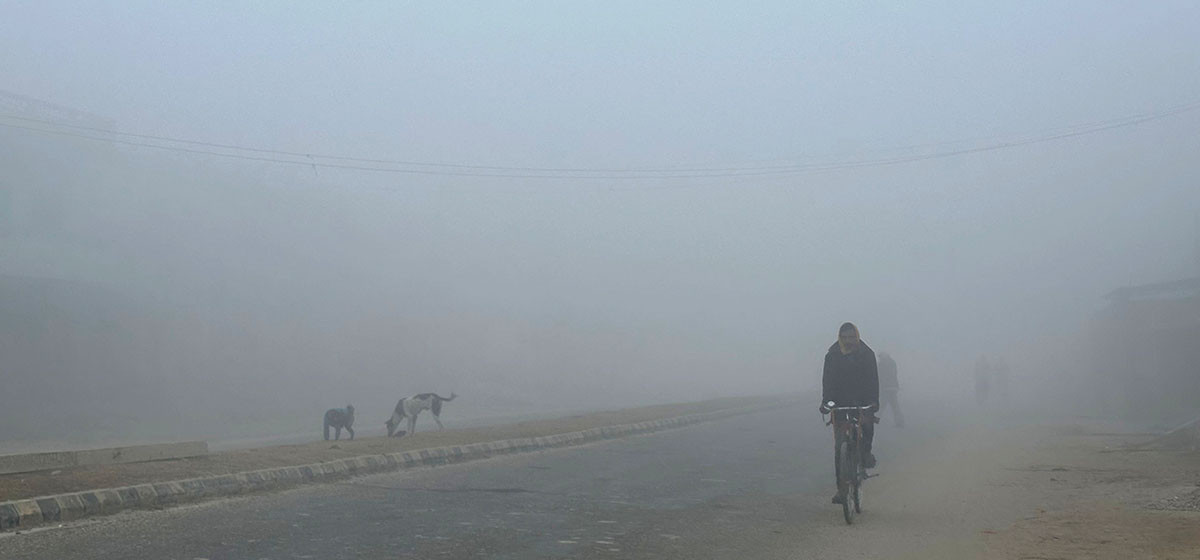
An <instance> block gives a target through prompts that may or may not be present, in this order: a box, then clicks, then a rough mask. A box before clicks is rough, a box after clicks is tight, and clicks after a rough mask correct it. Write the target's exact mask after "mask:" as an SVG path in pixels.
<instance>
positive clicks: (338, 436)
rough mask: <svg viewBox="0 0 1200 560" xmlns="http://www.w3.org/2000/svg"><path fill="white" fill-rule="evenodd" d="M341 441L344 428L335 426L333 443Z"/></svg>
mask: <svg viewBox="0 0 1200 560" xmlns="http://www.w3.org/2000/svg"><path fill="white" fill-rule="evenodd" d="M339 439H342V427H341V426H334V427H333V441H337V440H339Z"/></svg>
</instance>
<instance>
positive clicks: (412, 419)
mask: <svg viewBox="0 0 1200 560" xmlns="http://www.w3.org/2000/svg"><path fill="white" fill-rule="evenodd" d="M415 433H417V416H416V415H415V414H414V415H412V416H409V417H408V435H410V436H411V435H413V434H415Z"/></svg>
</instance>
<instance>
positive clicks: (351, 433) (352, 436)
mask: <svg viewBox="0 0 1200 560" xmlns="http://www.w3.org/2000/svg"><path fill="white" fill-rule="evenodd" d="M346 431H347V432H350V441H354V428H351V427H350V426H346Z"/></svg>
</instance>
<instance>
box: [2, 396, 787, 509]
mask: <svg viewBox="0 0 1200 560" xmlns="http://www.w3.org/2000/svg"><path fill="white" fill-rule="evenodd" d="M792 402H794V401H791V400H787V401H775V402H770V403H765V404H757V405H751V406H745V407H739V408H730V409H725V410H716V411H713V412H701V413H696V414H686V415H683V416H675V417H671V418H663V419H660V420H649V421H646V422H638V423H636V424H620V425H617V426H606V427H601V428H591V429H588V430H583V431H579V432H568V433H563V434H556V435H550V436H542V437H529V438H516V439H506V440H502V441H492V442H486V443H474V444H470V445H454V446H447V447H435V448H431V449H418V450H414V451H402V452H396V453H387V454H383V455H361V456H358V457H349V458H346V459H338V460H336V461H326V462H323V463H312V464H309V465H299V466H294V467H276V468H271V469H262V470H257V471H246V472H240V473H236V474H226V475H221V476H209V477H204V478H190V479H187V480H174V481H170V482H156V483H150V484H139V485H136V486H126V487H123V488H109V489H104V490H90V491H87V492H74V493H70V494H59V495H56V496H45V497H41V498H29V499H24V500H13V501H9V502H2V503H0V531H15V530H23V529H29V528H33V527H37V526H39V525H44V524H47V523H61V522H66V521H74V520H77V519H82V518H84V517H93V516H98V515H110V514H114V513H117V512H120V511H124V510H130V509H138V508H163V507H170V506H174V505H179V504H184V503H189V502H197V501H201V500H207V499H213V498H220V497H227V496H234V495H238V494H247V493H251V492H262V491H270V490H280V489H284V488H289V487H293V486H297V485H301V484H312V483H321V482H331V481H336V480H341V479H345V478H349V477H352V476H358V475H365V474H374V473H381V472H388V471H395V470H400V469H412V468H418V467H434V466H440V465H448V464H453V463H462V462H465V461H473V460H477V459H486V458H488V457H493V456H496V455H504V454H512V453H526V452H530V451H537V450H541V449H550V448H555V447H568V446H573V445H582V444H585V443H589V442H593V441H599V440H604V439H610V438H618V437H623V436H629V435H634V434H645V433H649V432H656V431H660V430H667V429H671V428H678V427H681V426H687V425H689V424H695V423H697V422H704V421H707V420H716V419H720V418H727V417H730V416H735V415H738V414H747V413H751V412H758V411H762V410H767V409H771V408H778V407H782V406H787V405H789V404H792Z"/></svg>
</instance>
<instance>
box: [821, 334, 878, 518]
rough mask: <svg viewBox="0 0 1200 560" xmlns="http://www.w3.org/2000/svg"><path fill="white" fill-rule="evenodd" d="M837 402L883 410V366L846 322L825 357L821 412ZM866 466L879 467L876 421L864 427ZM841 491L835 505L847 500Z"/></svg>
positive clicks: (864, 464) (843, 404)
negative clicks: (875, 452)
mask: <svg viewBox="0 0 1200 560" xmlns="http://www.w3.org/2000/svg"><path fill="white" fill-rule="evenodd" d="M830 401H833V402H834V403H836V405H837V406H871V407H874V410H878V409H879V366H878V365H877V364H876V362H875V352H874V351H873V350H871V347H869V346H867V343H865V342H863V341H862V339H861V338H860V337H859V334H858V327H856V326H854V324H853V323H843V324H842V326H841V328H839V329H838V340H837V342H835V343H834V344H833V346H830V347H829V352H827V353H826V354H825V372H824V374H823V375H822V376H821V413H822V414H827V413H828V412H829V408H828V407H827V406H826V403H828V402H830ZM862 434H863V441H862V445H863V447H862V449H863V466H864V467H866V468H869V469H870V468H875V455H873V454H871V444H872V442H873V440H874V439H875V423H874V421H870V422H866V424H865V425H864V426H863V427H862ZM845 499H846V498H845V496H842V495H841V493H840V492H839V493H838V494H835V495H834V497H833V503H835V504H840V503H842V502H841V501H839V500H845Z"/></svg>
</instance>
